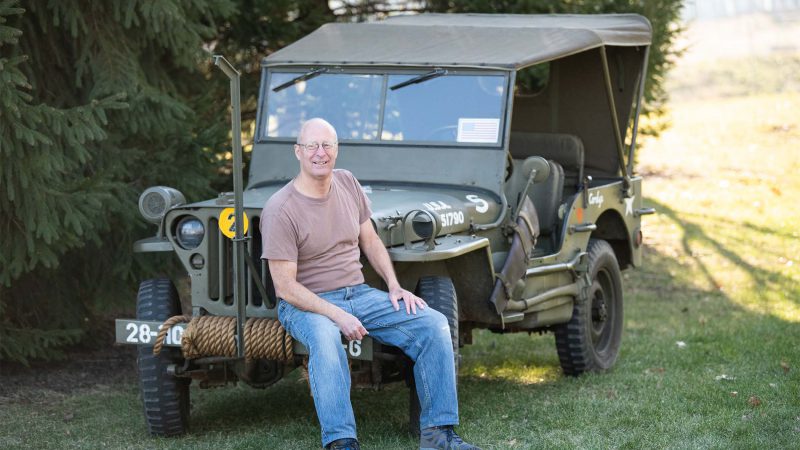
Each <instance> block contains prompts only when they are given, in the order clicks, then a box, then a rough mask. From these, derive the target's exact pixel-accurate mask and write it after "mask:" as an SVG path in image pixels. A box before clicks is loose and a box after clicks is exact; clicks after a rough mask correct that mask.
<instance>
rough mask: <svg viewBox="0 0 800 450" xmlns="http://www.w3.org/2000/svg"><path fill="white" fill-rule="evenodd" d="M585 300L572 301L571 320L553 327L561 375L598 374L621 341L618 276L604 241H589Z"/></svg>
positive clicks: (614, 356) (613, 358)
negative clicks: (588, 284)
mask: <svg viewBox="0 0 800 450" xmlns="http://www.w3.org/2000/svg"><path fill="white" fill-rule="evenodd" d="M588 257H589V279H590V280H591V281H590V282H591V285H590V286H589V289H588V292H587V294H588V295H587V296H586V299H585V300H584V301H581V299H575V303H574V306H573V309H572V319H570V321H569V322H567V323H565V324H563V325H560V326H558V327H557V328H556V332H555V335H556V349H557V350H558V359H559V360H560V362H561V368H562V369H563V370H564V374H566V375H570V376H578V375H580V374H582V373H584V372H588V371H593V372H602V371H605V370H608V369H610V368H612V367H613V366H614V363H615V362H616V360H617V355H618V354H619V346H620V341H621V338H622V326H623V322H622V276H621V273H620V270H619V264H618V263H617V258H616V256H615V255H614V251H613V250H612V249H611V246H610V245H609V244H608V242H606V241H604V240H599V239H592V240H590V241H589V250H588Z"/></svg>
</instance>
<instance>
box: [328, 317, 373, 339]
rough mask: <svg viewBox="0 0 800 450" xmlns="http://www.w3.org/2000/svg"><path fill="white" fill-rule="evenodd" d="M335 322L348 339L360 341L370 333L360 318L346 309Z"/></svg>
mask: <svg viewBox="0 0 800 450" xmlns="http://www.w3.org/2000/svg"><path fill="white" fill-rule="evenodd" d="M335 322H336V325H337V326H338V327H339V330H340V331H341V332H342V334H343V335H344V337H345V338H346V339H347V340H348V341H360V340H361V339H364V336H366V335H368V334H369V331H367V329H366V328H364V325H362V324H361V321H360V320H358V319H357V318H356V317H355V316H354V315H352V314H350V313H348V312H346V311H344V310H342V312H341V314H339V315H338V316H337V317H336V320H335Z"/></svg>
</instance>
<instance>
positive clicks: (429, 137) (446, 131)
mask: <svg viewBox="0 0 800 450" xmlns="http://www.w3.org/2000/svg"><path fill="white" fill-rule="evenodd" d="M457 129H458V125H445V126H442V127H439V128H434V129H433V130H431V131H430V132H428V133H427V134H426V135H425V140H426V141H449V142H455V141H456V137H458V134H457V133H456V130H457ZM437 136H440V137H443V138H448V139H434V137H437Z"/></svg>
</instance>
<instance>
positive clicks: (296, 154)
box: [294, 144, 303, 161]
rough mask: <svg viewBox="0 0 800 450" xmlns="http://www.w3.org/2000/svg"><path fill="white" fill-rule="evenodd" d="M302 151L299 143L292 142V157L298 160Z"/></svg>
mask: <svg viewBox="0 0 800 450" xmlns="http://www.w3.org/2000/svg"><path fill="white" fill-rule="evenodd" d="M302 152H303V149H302V148H300V146H299V145H297V144H294V157H295V158H297V160H298V161H300V153H302Z"/></svg>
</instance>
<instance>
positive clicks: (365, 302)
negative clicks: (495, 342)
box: [278, 284, 458, 446]
mask: <svg viewBox="0 0 800 450" xmlns="http://www.w3.org/2000/svg"><path fill="white" fill-rule="evenodd" d="M317 295H319V296H320V297H322V298H323V299H325V300H327V301H329V302H331V303H333V304H334V305H336V306H338V307H340V308H342V309H344V310H345V311H347V312H348V313H350V314H352V315H353V316H355V317H357V318H358V320H360V321H361V323H362V324H363V325H364V328H366V329H367V331H369V336H371V337H372V338H374V339H375V340H377V341H379V342H381V343H383V344H386V345H392V346H395V347H399V348H400V349H401V350H403V352H404V353H405V354H406V355H408V356H409V357H410V358H411V359H412V360H413V361H414V362H415V364H414V379H415V381H416V385H417V395H418V396H419V401H420V406H421V413H420V428H421V429H425V428H428V427H433V426H441V425H458V397H457V393H456V373H455V367H454V363H453V346H452V345H453V344H452V341H451V337H450V328H449V326H448V324H447V319H446V318H445V317H444V315H442V314H441V313H439V312H438V311H435V310H433V309H432V308H430V307H428V308H425V309H420V308H417V314H416V315H414V314H407V313H406V310H405V305H404V304H403V303H402V300H401V301H400V310H399V311H395V310H394V308H393V307H392V303H391V302H390V301H389V294H387V293H386V292H384V291H381V290H378V289H374V288H372V287H370V286H368V285H366V284H360V285H357V286H351V287H345V288H341V289H336V290H333V291H328V292H323V293H319V294H317ZM278 319H279V320H280V322H281V324H282V325H283V327H284V328H285V329H286V331H288V332H289V334H291V335H292V337H294V338H295V339H297V340H298V341H300V342H302V343H303V345H305V346H306V348H308V350H309V361H308V378H309V383H310V385H311V391H312V393H313V395H314V406H315V407H316V410H317V417H318V418H319V423H320V426H321V427H322V445H323V446H325V445H327V444H328V443H330V442H332V441H335V440H337V439H342V438H355V437H356V422H355V418H354V416H353V407H352V405H351V404H350V369H349V367H348V364H347V355H346V353H345V351H344V348H343V347H342V344H341V342H342V341H341V339H342V338H341V333H340V331H339V327H337V326H336V324H335V323H334V322H333V321H331V320H330V319H329V318H327V317H325V316H323V315H320V314H316V313H312V312H307V311H302V310H300V309H297V308H295V307H294V306H292V305H291V304H289V303H288V302H287V301H285V300H280V303H279V305H278Z"/></svg>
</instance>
